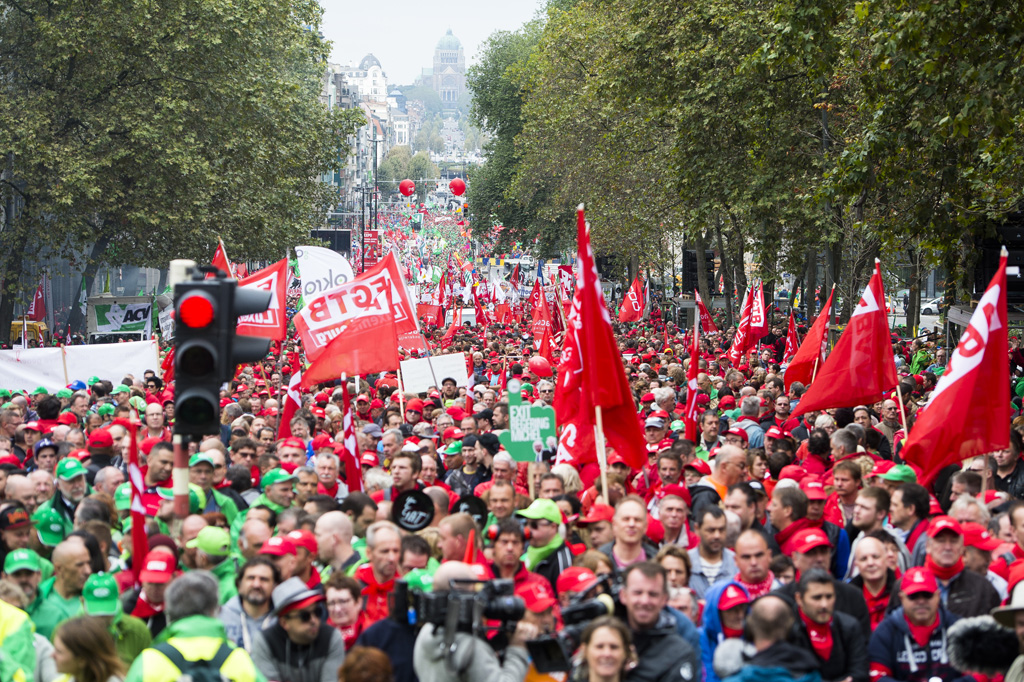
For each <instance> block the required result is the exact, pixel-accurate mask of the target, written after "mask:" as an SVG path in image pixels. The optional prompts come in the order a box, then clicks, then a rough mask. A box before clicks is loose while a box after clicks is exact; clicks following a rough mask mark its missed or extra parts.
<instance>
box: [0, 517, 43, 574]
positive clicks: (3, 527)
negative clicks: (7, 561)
mask: <svg viewBox="0 0 1024 682" xmlns="http://www.w3.org/2000/svg"><path fill="white" fill-rule="evenodd" d="M34 531H35V528H34V527H33V525H32V519H31V518H30V517H29V515H28V510H27V509H25V508H24V507H23V506H21V505H20V504H8V506H6V507H4V508H3V510H2V511H0V552H3V553H4V554H6V553H7V552H10V551H12V550H15V549H25V548H26V547H31V546H32V536H33V534H34ZM2 562H3V560H2V559H0V563H2Z"/></svg>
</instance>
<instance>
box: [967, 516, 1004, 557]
mask: <svg viewBox="0 0 1024 682" xmlns="http://www.w3.org/2000/svg"><path fill="white" fill-rule="evenodd" d="M960 528H961V529H963V532H964V545H966V546H967V547H974V548H975V549H980V550H982V551H985V552H991V551H992V550H994V549H995V548H996V547H998V546H999V545H1001V544H1003V543H1001V542H999V540H997V539H996V538H994V537H992V534H991V533H989V532H988V529H987V528H985V526H983V525H981V524H980V523H972V522H967V523H961V524H960Z"/></svg>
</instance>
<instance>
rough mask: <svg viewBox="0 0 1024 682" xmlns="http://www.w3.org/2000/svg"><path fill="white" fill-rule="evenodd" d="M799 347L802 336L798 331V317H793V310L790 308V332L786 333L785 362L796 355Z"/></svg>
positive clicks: (783, 357)
mask: <svg viewBox="0 0 1024 682" xmlns="http://www.w3.org/2000/svg"><path fill="white" fill-rule="evenodd" d="M798 348H800V336H799V335H798V334H797V333H796V318H795V317H793V311H792V310H790V311H789V333H787V334H786V350H784V351H782V360H783V362H785V361H786V360H788V359H789V358H791V357H793V356H794V355H796V351H797V349H798Z"/></svg>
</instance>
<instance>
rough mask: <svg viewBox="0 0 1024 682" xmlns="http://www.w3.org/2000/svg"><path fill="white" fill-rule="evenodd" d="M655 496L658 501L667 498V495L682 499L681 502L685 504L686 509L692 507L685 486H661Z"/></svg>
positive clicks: (673, 484)
mask: <svg viewBox="0 0 1024 682" xmlns="http://www.w3.org/2000/svg"><path fill="white" fill-rule="evenodd" d="M656 495H657V496H658V499H661V498H663V497H668V496H669V495H674V496H676V497H679V498H682V500H683V502H685V503H686V506H687V507H690V506H692V505H693V499H692V498H691V497H690V491H689V490H687V489H686V486H685V485H681V484H679V483H669V484H668V485H665V486H662V487H661V489H660V490H658V492H657V493H656Z"/></svg>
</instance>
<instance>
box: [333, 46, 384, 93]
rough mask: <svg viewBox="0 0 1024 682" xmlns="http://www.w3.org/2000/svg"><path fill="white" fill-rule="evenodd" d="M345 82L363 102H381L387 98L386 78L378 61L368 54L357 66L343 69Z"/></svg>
mask: <svg viewBox="0 0 1024 682" xmlns="http://www.w3.org/2000/svg"><path fill="white" fill-rule="evenodd" d="M344 73H345V80H346V81H348V84H349V86H350V87H352V88H353V89H354V90H356V92H358V93H359V96H360V97H361V98H362V99H363V100H367V101H374V102H383V101H385V100H386V99H387V96H388V77H387V75H386V74H385V73H384V68H383V67H382V66H381V65H380V60H379V59H377V58H376V57H374V56H373V54H368V55H366V56H365V57H363V59H362V61H360V62H359V66H354V67H353V66H348V67H345V71H344Z"/></svg>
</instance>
